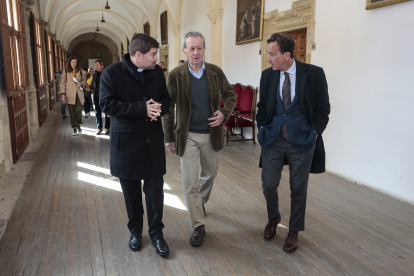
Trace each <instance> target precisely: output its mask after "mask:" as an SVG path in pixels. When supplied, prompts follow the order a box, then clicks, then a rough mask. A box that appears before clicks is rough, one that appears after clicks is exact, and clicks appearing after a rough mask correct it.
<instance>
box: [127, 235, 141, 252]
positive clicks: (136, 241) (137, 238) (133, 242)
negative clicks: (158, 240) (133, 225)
mask: <svg viewBox="0 0 414 276" xmlns="http://www.w3.org/2000/svg"><path fill="white" fill-rule="evenodd" d="M141 247H142V235H141V234H139V235H137V234H132V235H131V238H129V249H131V251H134V252H137V251H139V250H140V249H141Z"/></svg>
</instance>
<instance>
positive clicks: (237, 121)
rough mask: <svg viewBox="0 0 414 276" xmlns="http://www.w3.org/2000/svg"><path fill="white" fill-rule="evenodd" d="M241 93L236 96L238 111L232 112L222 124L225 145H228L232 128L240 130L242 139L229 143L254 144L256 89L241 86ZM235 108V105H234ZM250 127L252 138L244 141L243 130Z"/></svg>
mask: <svg viewBox="0 0 414 276" xmlns="http://www.w3.org/2000/svg"><path fill="white" fill-rule="evenodd" d="M242 88H243V89H242V91H241V92H240V94H239V95H238V96H237V103H238V107H237V108H238V109H237V110H236V112H233V114H232V116H230V118H229V120H228V121H227V122H226V123H225V124H224V126H225V127H226V143H227V144H228V143H229V132H230V131H231V130H232V129H233V128H238V127H240V128H241V138H242V139H232V140H230V141H247V140H253V143H256V125H255V120H256V98H257V88H256V89H254V88H253V87H252V86H250V85H248V86H246V87H243V86H242ZM236 106H237V104H236ZM244 127H251V128H252V134H253V138H251V139H245V138H244V136H243V128H244Z"/></svg>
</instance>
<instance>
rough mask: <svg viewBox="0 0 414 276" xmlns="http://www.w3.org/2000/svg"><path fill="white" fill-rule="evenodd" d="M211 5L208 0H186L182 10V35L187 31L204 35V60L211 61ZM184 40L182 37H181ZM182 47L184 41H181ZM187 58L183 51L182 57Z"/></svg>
mask: <svg viewBox="0 0 414 276" xmlns="http://www.w3.org/2000/svg"><path fill="white" fill-rule="evenodd" d="M209 12H210V7H209V5H208V2H207V1H206V0H184V1H183V7H182V11H181V37H184V35H185V34H186V33H187V32H190V31H197V32H200V33H202V34H203V35H204V37H205V39H206V53H205V58H204V60H205V61H206V62H210V61H211V22H210V19H208V17H207V14H208V13H209ZM181 40H182V38H181ZM180 47H181V48H182V42H180ZM180 59H183V60H187V57H186V56H185V55H184V53H183V52H181V58H180Z"/></svg>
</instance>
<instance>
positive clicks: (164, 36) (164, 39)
mask: <svg viewBox="0 0 414 276" xmlns="http://www.w3.org/2000/svg"><path fill="white" fill-rule="evenodd" d="M160 22H161V45H165V44H168V17H167V11H165V12H163V13H161V15H160Z"/></svg>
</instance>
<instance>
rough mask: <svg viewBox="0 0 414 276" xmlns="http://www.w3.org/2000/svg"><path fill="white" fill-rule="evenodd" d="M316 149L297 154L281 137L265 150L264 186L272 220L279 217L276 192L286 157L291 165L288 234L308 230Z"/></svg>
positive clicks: (263, 150) (280, 135)
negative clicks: (311, 179)
mask: <svg viewBox="0 0 414 276" xmlns="http://www.w3.org/2000/svg"><path fill="white" fill-rule="evenodd" d="M314 149H315V147H312V148H311V149H310V150H307V151H304V152H300V151H297V150H296V149H295V148H294V147H293V146H292V145H291V144H290V143H289V142H288V141H287V140H286V139H285V138H284V137H283V136H282V134H279V136H278V137H277V138H276V140H275V141H274V142H273V143H272V144H270V145H269V146H266V147H262V152H261V154H262V155H261V156H262V168H263V170H262V187H263V193H264V196H265V198H266V203H267V213H268V218H269V219H274V218H276V217H278V216H279V215H280V212H279V195H278V191H277V189H278V187H279V183H280V177H281V174H282V170H283V164H284V160H285V157H286V158H287V160H288V163H289V171H290V175H289V178H290V200H291V202H290V219H289V231H303V230H305V210H306V194H307V191H308V180H309V172H310V167H311V163H312V158H313V152H314Z"/></svg>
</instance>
